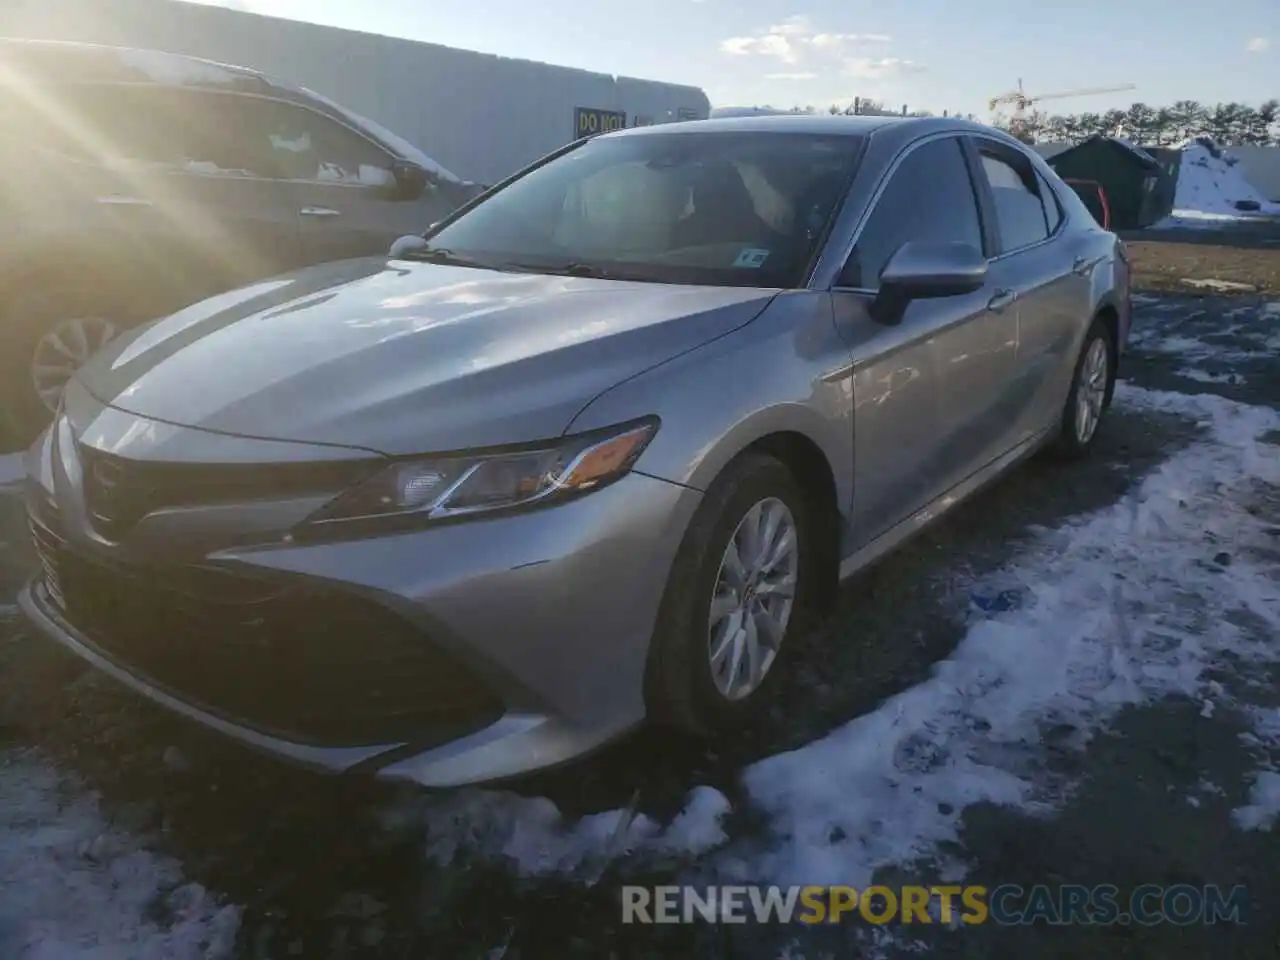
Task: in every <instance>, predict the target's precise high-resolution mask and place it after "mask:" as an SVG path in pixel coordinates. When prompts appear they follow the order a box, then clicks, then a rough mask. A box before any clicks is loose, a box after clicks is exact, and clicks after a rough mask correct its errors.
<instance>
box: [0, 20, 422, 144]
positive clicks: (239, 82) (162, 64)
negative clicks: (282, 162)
mask: <svg viewBox="0 0 1280 960" xmlns="http://www.w3.org/2000/svg"><path fill="white" fill-rule="evenodd" d="M0 65H7V66H9V67H10V69H14V68H16V72H17V73H18V75H23V76H27V77H33V78H35V79H36V81H37V82H44V83H58V82H62V83H67V84H75V83H87V84H95V83H127V84H131V85H140V86H146V85H152V86H156V87H180V88H183V89H194V90H209V91H216V92H219V93H247V94H256V95H258V96H268V97H275V98H277V99H280V100H287V101H289V102H292V103H297V104H300V105H302V106H306V107H309V108H311V109H312V110H315V111H317V112H319V113H322V114H324V115H325V116H327V117H329V118H330V119H333V120H337V121H339V122H340V123H343V124H346V125H347V126H351V125H352V123H353V121H352V117H351V116H350V115H349V114H348V112H347V111H344V110H342V109H340V108H338V107H337V106H336V105H335V104H332V103H330V102H329V101H327V100H325V99H324V98H323V97H318V96H315V95H313V94H312V93H310V91H307V90H305V89H303V88H301V87H295V86H293V85H291V84H289V83H286V82H284V81H282V80H278V79H275V78H272V77H270V76H268V75H267V74H264V73H262V72H260V71H258V70H254V69H252V68H250V67H241V66H237V65H235V64H230V63H219V62H217V61H215V60H206V59H204V58H202V57H189V56H186V55H185V54H179V53H168V52H165V51H160V50H146V49H141V48H137V47H122V46H110V45H107V44H97V43H80V42H78V41H70V40H21V39H12V38H7V37H0ZM4 82H5V73H4V71H0V84H3V83H4ZM360 132H361V133H362V134H363V135H364V136H366V137H370V138H371V139H374V140H377V141H378V142H379V143H381V144H382V146H384V147H386V148H387V149H388V150H390V151H391V152H392V153H394V154H400V153H402V151H401V150H399V149H397V148H396V146H395V145H394V144H391V143H388V142H386V141H385V140H384V139H383V138H382V137H380V136H377V135H376V134H375V133H374V132H373V131H370V130H368V129H365V128H364V127H363V126H362V127H361V128H360Z"/></svg>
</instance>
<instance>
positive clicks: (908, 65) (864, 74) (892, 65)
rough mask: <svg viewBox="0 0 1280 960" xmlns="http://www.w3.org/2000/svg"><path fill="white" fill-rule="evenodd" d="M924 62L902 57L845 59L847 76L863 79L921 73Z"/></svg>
mask: <svg viewBox="0 0 1280 960" xmlns="http://www.w3.org/2000/svg"><path fill="white" fill-rule="evenodd" d="M924 69H925V67H924V64H920V63H916V62H915V61H914V60H903V59H902V58H900V57H881V58H880V59H878V60H877V59H872V58H871V57H849V58H848V59H846V60H845V61H844V72H845V75H846V76H850V77H858V78H859V79H862V80H883V79H884V78H885V77H896V76H900V75H902V74H904V73H920V72H921V71H923V70H924Z"/></svg>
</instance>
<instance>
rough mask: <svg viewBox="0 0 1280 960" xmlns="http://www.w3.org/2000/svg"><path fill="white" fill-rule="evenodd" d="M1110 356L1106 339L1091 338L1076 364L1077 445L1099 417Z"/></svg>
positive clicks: (1094, 427) (1095, 426)
mask: <svg viewBox="0 0 1280 960" xmlns="http://www.w3.org/2000/svg"><path fill="white" fill-rule="evenodd" d="M1110 364H1111V357H1110V354H1109V353H1108V351H1107V344H1106V341H1105V340H1103V339H1102V338H1101V337H1096V338H1094V340H1093V342H1092V343H1090V344H1089V350H1088V352H1087V353H1086V354H1085V357H1084V363H1082V364H1080V376H1079V379H1078V380H1077V381H1076V411H1075V414H1076V440H1077V441H1079V442H1080V444H1081V445H1084V444H1086V443H1088V442H1089V441H1090V440H1092V439H1093V435H1094V433H1095V432H1096V431H1097V429H1098V422H1099V421H1100V420H1101V419H1102V408H1103V406H1104V404H1105V403H1106V399H1107V379H1108V375H1109V373H1110V370H1109V367H1110Z"/></svg>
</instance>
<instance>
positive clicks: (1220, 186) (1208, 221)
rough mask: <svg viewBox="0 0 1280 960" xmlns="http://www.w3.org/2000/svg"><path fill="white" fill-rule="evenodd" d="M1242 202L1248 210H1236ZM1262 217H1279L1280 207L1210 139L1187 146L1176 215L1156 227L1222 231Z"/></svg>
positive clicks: (1183, 156) (1176, 194)
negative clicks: (1225, 226) (1229, 225)
mask: <svg viewBox="0 0 1280 960" xmlns="http://www.w3.org/2000/svg"><path fill="white" fill-rule="evenodd" d="M1242 201H1243V202H1244V203H1245V204H1246V205H1247V206H1248V207H1249V209H1246V210H1242V209H1241V208H1240V207H1239V206H1237V204H1238V203H1240V202H1242ZM1255 205H1256V206H1255ZM1259 215H1262V216H1280V203H1272V202H1270V201H1268V200H1267V199H1266V198H1264V197H1263V196H1262V195H1261V194H1260V193H1258V191H1257V190H1255V189H1254V188H1253V185H1252V184H1250V183H1249V181H1248V180H1246V179H1245V177H1244V174H1243V173H1242V172H1241V170H1240V167H1239V164H1238V161H1237V160H1236V158H1235V157H1233V156H1232V155H1231V154H1230V153H1229V152H1227V151H1225V150H1223V149H1222V148H1221V147H1219V146H1218V145H1217V144H1216V143H1214V142H1213V141H1212V140H1210V139H1208V138H1207V137H1196V138H1193V139H1191V140H1188V141H1186V142H1185V143H1184V145H1183V146H1182V162H1181V165H1180V166H1179V169H1178V186H1177V190H1176V192H1175V194H1174V198H1173V213H1172V214H1171V215H1170V216H1168V217H1165V219H1163V220H1161V221H1160V222H1159V223H1157V224H1156V227H1203V228H1208V229H1221V227H1222V226H1223V224H1224V223H1227V222H1230V221H1232V220H1244V219H1250V218H1256V217H1257V216H1259Z"/></svg>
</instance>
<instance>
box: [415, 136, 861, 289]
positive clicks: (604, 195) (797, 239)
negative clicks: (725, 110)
mask: <svg viewBox="0 0 1280 960" xmlns="http://www.w3.org/2000/svg"><path fill="white" fill-rule="evenodd" d="M859 146H860V140H859V138H858V137H854V136H847V135H836V136H831V135H810V134H803V133H789V132H765V133H761V132H705V133H703V132H672V133H645V134H641V135H638V136H623V137H605V138H600V139H596V140H589V141H587V142H586V143H584V144H583V145H581V146H580V147H578V148H577V149H574V150H572V151H570V152H569V153H566V154H564V155H562V156H560V157H557V158H556V159H554V160H552V161H550V162H549V163H547V164H545V165H543V166H541V167H538V168H537V169H535V170H533V171H531V172H530V173H529V174H527V175H526V176H524V177H521V178H520V179H519V180H517V181H515V182H514V183H512V184H511V185H510V186H508V187H507V188H506V189H504V190H501V191H499V192H498V193H496V194H494V195H493V196H492V197H491V198H489V199H488V200H485V201H483V202H482V203H481V204H480V205H479V206H477V207H475V208H474V209H472V210H470V211H468V212H467V213H465V214H463V215H462V216H461V217H459V218H458V219H457V220H456V221H454V222H453V223H451V224H448V225H447V226H445V227H444V228H442V229H441V230H439V231H438V232H437V233H434V234H432V235H431V236H430V238H429V242H430V244H431V246H432V247H433V248H441V249H444V250H447V251H449V253H450V254H454V255H457V256H458V257H462V258H466V259H469V260H475V261H482V262H487V263H492V264H494V265H495V266H506V267H507V268H518V269H522V270H529V271H531V272H539V271H546V272H554V271H557V270H561V271H568V272H573V273H578V274H581V275H586V276H590V275H600V276H607V277H613V278H617V279H626V280H649V281H656V282H664V283H693V284H714V285H734V286H760V287H795V286H799V285H800V284H801V283H802V282H803V279H804V276H805V273H806V270H807V269H808V265H809V262H810V260H811V258H812V257H813V255H814V253H815V249H816V247H817V245H818V244H819V243H820V242H821V241H822V238H823V237H824V236H825V233H826V229H827V224H828V223H829V221H830V219H831V218H832V216H833V215H834V212H835V209H836V208H837V207H838V205H839V201H840V199H841V198H842V197H843V195H844V191H845V187H846V186H847V184H848V183H849V180H850V179H851V176H852V173H853V169H854V165H855V163H856V160H857V156H858V153H859V149H858V148H859Z"/></svg>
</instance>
